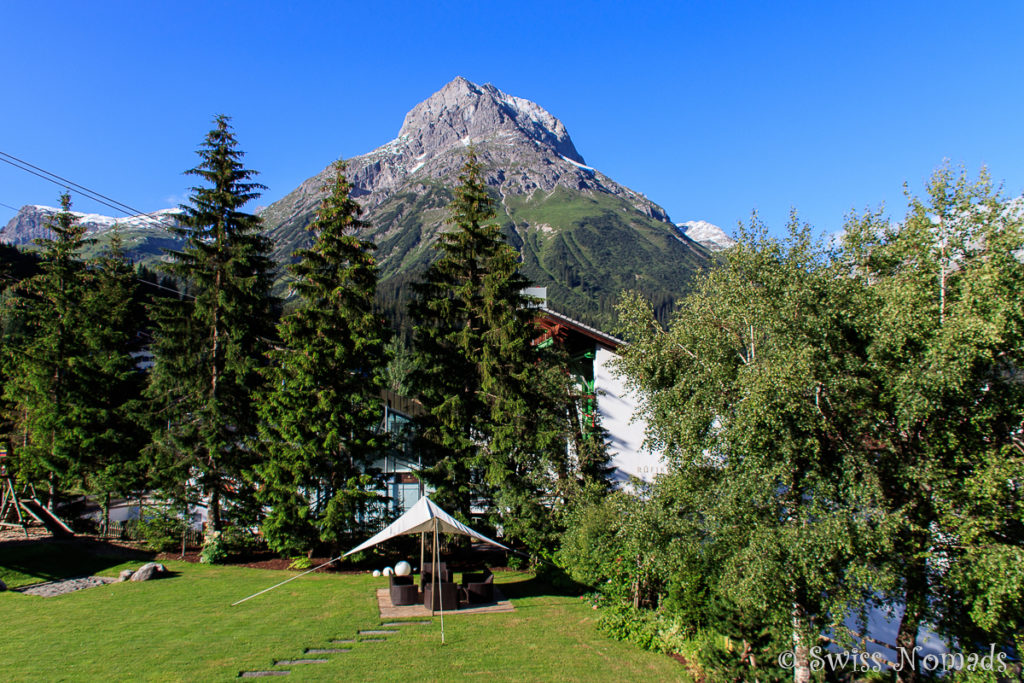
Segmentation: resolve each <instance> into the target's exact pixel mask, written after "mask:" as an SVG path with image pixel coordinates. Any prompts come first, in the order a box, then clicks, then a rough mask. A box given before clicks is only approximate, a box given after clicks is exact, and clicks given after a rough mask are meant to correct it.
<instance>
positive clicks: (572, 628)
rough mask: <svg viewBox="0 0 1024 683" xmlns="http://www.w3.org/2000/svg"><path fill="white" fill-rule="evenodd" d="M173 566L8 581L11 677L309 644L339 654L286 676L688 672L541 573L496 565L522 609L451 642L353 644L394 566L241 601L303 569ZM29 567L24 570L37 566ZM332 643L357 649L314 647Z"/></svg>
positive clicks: (235, 659) (463, 621)
mask: <svg viewBox="0 0 1024 683" xmlns="http://www.w3.org/2000/svg"><path fill="white" fill-rule="evenodd" d="M5 550H6V549H5V548H4V546H2V545H0V577H4V580H5V581H7V580H8V577H10V578H14V577H15V573H14V572H12V571H11V570H10V567H9V565H11V564H17V563H18V561H19V560H18V557H20V556H21V555H22V553H23V552H24V551H21V552H19V553H12V552H5ZM5 555H7V556H8V557H5ZM12 556H16V557H12ZM40 556H41V555H38V554H37V556H35V557H34V561H35V562H36V563H37V564H38V561H39V559H40ZM51 559H52V561H55V562H59V561H60V556H59V555H53V556H52V557H51ZM68 559H69V560H70V559H71V558H68ZM140 563H141V561H140V560H135V561H132V562H127V563H121V564H113V562H112V561H107V563H106V564H107V566H105V567H103V568H102V569H99V570H97V571H96V573H97V574H100V575H107V576H116V575H117V574H118V572H119V571H120V570H121V569H125V568H136V567H138V566H139V565H140ZM165 565H166V566H167V568H168V569H169V570H170V571H171V572H172V573H173V575H172V576H171V577H170V578H166V579H160V580H157V581H150V582H145V583H130V582H128V583H115V584H110V585H107V586H101V587H97V588H90V589H86V590H82V591H77V592H74V593H68V594H66V595H61V596H57V597H52V598H41V597H34V596H28V595H21V594H17V593H11V592H7V593H2V594H0V620H2V624H3V626H2V628H3V636H2V639H0V643H2V645H0V680H3V681H41V680H46V681H50V680H62V681H147V680H154V681H217V680H229V679H235V678H236V677H237V676H238V674H239V672H240V671H250V670H261V669H272V668H274V667H273V662H274V661H275V660H278V659H294V658H301V657H303V656H319V657H326V658H328V659H329V661H328V662H327V663H325V664H307V665H294V666H290V667H281V668H288V669H290V671H291V674H290V675H289V676H288V678H287V680H290V681H320V680H330V681H403V682H405V681H410V680H418V681H423V680H426V681H446V680H487V681H621V680H658V681H672V680H688V679H687V677H686V674H685V672H684V670H683V668H682V667H681V666H680V665H678V664H677V663H675V662H674V661H672V660H671V659H669V658H667V657H664V656H662V655H658V654H654V653H650V652H644V651H641V650H638V649H636V648H634V647H633V646H631V645H628V644H625V643H621V642H617V641H613V640H611V639H609V638H607V637H605V636H604V635H602V634H601V633H600V632H598V631H597V629H596V627H595V620H596V612H594V611H593V610H591V608H590V606H589V604H588V603H587V602H586V601H583V600H579V599H578V598H575V597H571V596H565V595H559V594H558V593H557V591H553V590H550V589H548V588H546V587H545V586H543V585H541V584H539V583H538V581H537V580H536V579H534V578H533V577H532V576H531V575H529V574H523V573H506V572H501V573H499V574H498V575H497V576H496V579H497V580H498V582H499V584H500V586H501V588H502V590H503V591H504V592H505V594H506V595H507V596H508V597H510V598H512V601H513V604H514V605H515V607H516V611H515V612H513V613H499V614H478V615H449V616H446V617H445V620H444V621H445V624H444V625H445V640H446V644H445V645H441V642H440V636H441V632H440V620H439V619H438V618H436V617H435V618H434V620H433V623H431V624H430V625H426V626H403V627H399V633H397V634H394V635H389V636H386V638H387V640H386V641H385V642H378V643H370V642H357V643H355V644H353V645H351V646H349V645H331V644H330V641H331V640H332V639H336V638H354V637H356V633H357V631H358V630H359V629H373V628H380V623H381V620H380V618H379V616H378V612H377V603H376V597H375V589H376V588H379V587H383V586H385V585H386V584H385V579H383V578H374V577H372V576H370V575H369V574H310V575H307V576H305V577H302V578H300V579H298V580H296V581H293V582H291V583H289V584H287V585H285V586H283V587H281V588H278V589H276V590H274V591H271V592H269V593H267V594H265V595H261V596H259V597H256V598H253V599H252V600H249V601H248V602H245V603H242V604H241V605H238V606H236V607H231V606H230V604H231V603H232V602H235V601H236V600H239V599H241V598H243V597H245V596H247V595H250V594H252V593H255V592H256V591H258V590H261V589H263V588H267V587H269V586H271V585H273V584H275V583H277V582H279V581H283V580H284V579H286V578H289V577H290V576H294V575H295V574H296V572H271V571H265V570H258V569H246V568H237V567H217V566H213V567H211V566H204V565H194V564H189V563H184V562H166V563H165ZM21 566H22V567H23V570H22V571H19V572H18V576H19V577H21V579H25V578H26V577H27V576H28V575H29V574H28V572H26V571H24V570H25V569H28V567H27V565H26V564H25V563H24V562H23V563H22V565H21ZM29 571H31V570H29ZM51 573H52V574H54V575H58V574H60V572H56V571H54V572H51ZM44 578H46V577H44ZM21 583H22V585H24V581H22V582H21ZM324 647H351V648H352V649H351V651H350V652H347V653H342V654H330V655H304V654H303V652H304V650H305V648H324Z"/></svg>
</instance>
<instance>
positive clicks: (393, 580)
mask: <svg viewBox="0 0 1024 683" xmlns="http://www.w3.org/2000/svg"><path fill="white" fill-rule="evenodd" d="M388 579H389V584H390V589H391V604H392V605H394V606H396V607H397V606H399V605H416V604H419V601H420V599H419V598H420V591H419V588H417V587H416V584H415V583H413V580H412V577H411V576H395V575H394V574H392V575H391V576H389V577H388Z"/></svg>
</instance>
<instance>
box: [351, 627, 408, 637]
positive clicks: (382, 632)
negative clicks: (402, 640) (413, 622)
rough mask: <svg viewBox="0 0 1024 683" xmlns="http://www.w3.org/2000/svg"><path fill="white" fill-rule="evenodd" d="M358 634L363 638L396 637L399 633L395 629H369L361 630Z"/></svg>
mask: <svg viewBox="0 0 1024 683" xmlns="http://www.w3.org/2000/svg"><path fill="white" fill-rule="evenodd" d="M358 633H359V635H361V636H390V635H394V634H395V633H398V631H397V630H395V629H386V628H369V629H360V630H359V632H358Z"/></svg>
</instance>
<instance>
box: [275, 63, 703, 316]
mask: <svg viewBox="0 0 1024 683" xmlns="http://www.w3.org/2000/svg"><path fill="white" fill-rule="evenodd" d="M469 145H473V146H474V147H475V149H476V151H477V156H478V158H479V160H480V162H481V165H482V166H483V169H484V176H485V179H486V181H487V184H488V186H489V187H490V188H491V190H492V195H493V197H494V199H495V201H496V204H497V206H498V216H497V219H496V220H497V221H498V222H500V223H502V224H503V226H504V227H505V231H506V235H507V236H508V238H509V240H510V242H512V243H513V244H514V245H515V246H516V247H517V248H518V249H519V250H520V252H521V253H522V255H523V271H524V274H525V275H526V276H527V277H529V278H531V279H532V280H533V281H534V282H536V283H537V284H539V285H545V286H547V287H548V295H549V299H550V300H551V301H552V303H553V304H554V305H556V306H562V307H563V309H565V310H567V312H569V313H576V314H579V315H580V316H581V317H583V318H585V319H588V320H590V321H593V322H601V323H607V322H608V320H609V318H610V314H611V311H610V308H611V305H610V303H609V302H610V299H611V298H612V297H613V296H617V294H618V290H619V289H621V288H626V287H639V288H641V289H644V288H647V289H650V290H657V292H654V291H652V292H651V293H652V294H657V295H658V296H661V297H671V296H672V294H671V293H670V292H677V293H678V291H680V290H681V289H682V288H683V287H684V286H685V282H686V281H687V280H688V279H689V275H690V273H691V272H692V270H693V269H695V268H698V267H700V266H701V265H702V264H703V263H704V261H705V260H706V257H707V252H706V250H705V249H704V248H703V247H701V246H699V245H698V244H696V243H695V242H693V241H691V240H690V239H688V238H687V237H686V236H685V235H682V234H681V233H680V232H679V231H678V230H676V229H675V227H674V226H673V225H672V224H671V222H669V218H668V215H667V213H666V212H665V210H664V209H662V208H661V207H660V206H658V205H657V204H655V203H654V202H651V201H650V200H648V199H647V198H646V197H644V196H643V195H642V194H640V193H637V192H634V191H633V190H630V189H629V188H627V187H624V186H622V185H619V184H618V183H616V182H615V181H613V180H612V179H610V178H608V177H607V176H605V175H604V174H602V173H601V172H599V171H597V170H596V169H594V168H591V167H589V166H587V165H586V162H585V161H584V159H583V156H582V155H581V154H580V153H579V151H578V150H577V149H576V147H575V145H574V144H573V142H572V139H571V138H570V136H569V133H568V131H567V130H566V129H565V126H564V125H563V124H562V123H561V121H559V120H558V119H557V118H555V117H554V116H553V115H552V114H550V113H549V112H548V111H546V110H545V109H543V108H542V107H540V106H539V105H537V104H535V103H533V102H530V101H529V100H525V99H522V98H519V97H514V96H512V95H508V94H506V93H504V92H502V91H501V90H498V89H497V88H496V87H494V86H493V85H483V86H479V85H475V84H473V83H471V82H469V81H467V80H466V79H464V78H461V77H460V78H456V79H455V80H453V81H451V82H450V83H448V84H447V85H445V86H444V87H443V88H442V89H441V90H439V91H438V92H436V93H434V94H433V95H432V96H431V97H429V98H428V99H426V100H424V101H423V102H421V103H419V104H418V105H416V106H415V107H413V109H412V110H411V111H410V112H409V113H408V114H407V115H406V116H405V120H404V121H403V123H402V126H401V128H400V129H399V132H398V137H396V138H395V139H394V140H392V141H391V142H388V143H387V144H385V145H382V146H381V147H378V148H377V149H375V150H373V151H371V152H369V153H367V154H363V155H361V156H357V157H353V158H351V159H348V160H347V161H346V163H347V170H346V175H347V177H348V178H349V180H350V181H351V182H352V184H353V186H354V189H353V196H354V197H355V198H357V199H358V200H359V202H360V204H361V205H362V207H363V209H364V215H363V218H364V220H366V221H368V222H369V223H370V226H371V227H370V228H369V229H368V230H367V234H366V235H365V236H366V237H370V238H372V239H373V240H374V241H375V242H376V243H377V245H378V251H377V256H378V259H379V263H380V265H381V274H382V280H383V283H382V284H383V285H384V286H385V287H388V286H400V285H395V284H394V282H392V281H394V280H396V279H397V280H398V281H401V280H403V279H405V278H407V277H409V275H410V274H413V273H417V272H419V271H421V270H422V269H423V268H425V267H426V264H427V263H428V262H429V261H431V260H432V259H433V257H434V254H433V250H432V249H430V248H429V247H430V245H431V244H433V242H434V241H435V240H436V237H437V234H438V233H439V232H440V231H441V230H444V229H447V228H446V226H445V223H444V221H445V218H446V217H447V211H446V206H447V204H448V202H449V201H450V199H451V191H450V190H451V188H452V187H453V186H455V185H456V184H457V183H458V176H459V172H460V170H461V168H462V165H463V164H464V162H465V150H466V148H467V147H468V146H469ZM330 174H331V169H330V167H328V168H325V169H324V170H323V171H321V172H320V173H319V174H317V175H315V176H313V177H312V178H309V179H308V180H306V181H305V182H303V183H302V184H301V185H300V186H299V187H298V188H296V189H295V190H294V191H293V192H291V193H289V194H288V195H287V196H286V197H284V198H283V199H281V200H280V201H278V202H275V203H274V204H271V205H270V206H269V207H267V208H266V209H264V210H263V211H262V213H261V216H262V218H263V220H264V224H265V225H266V226H267V229H268V231H269V234H270V236H271V238H272V239H273V240H274V243H275V245H276V252H275V257H276V258H277V259H278V260H281V261H287V260H288V259H289V258H290V255H291V253H292V252H293V250H294V249H296V248H301V247H305V246H306V245H308V244H309V241H310V239H311V236H310V235H309V234H308V232H307V231H306V230H305V228H306V226H308V225H309V223H310V222H311V221H312V220H313V218H314V215H315V212H316V208H317V205H318V204H319V202H320V200H321V198H322V197H323V195H324V192H325V187H326V185H327V182H328V180H329V177H330ZM613 290H614V291H613Z"/></svg>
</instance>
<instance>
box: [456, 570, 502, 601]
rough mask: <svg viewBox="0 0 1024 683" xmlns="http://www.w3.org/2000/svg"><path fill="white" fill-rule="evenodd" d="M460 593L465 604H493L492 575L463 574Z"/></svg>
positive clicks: (486, 573)
mask: <svg viewBox="0 0 1024 683" xmlns="http://www.w3.org/2000/svg"><path fill="white" fill-rule="evenodd" d="M460 592H461V593H462V597H463V598H464V599H465V601H466V602H474V603H486V602H494V574H492V573H491V572H489V571H487V572H483V573H481V574H463V575H462V590H461V591H460Z"/></svg>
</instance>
